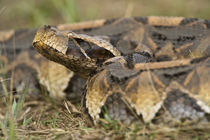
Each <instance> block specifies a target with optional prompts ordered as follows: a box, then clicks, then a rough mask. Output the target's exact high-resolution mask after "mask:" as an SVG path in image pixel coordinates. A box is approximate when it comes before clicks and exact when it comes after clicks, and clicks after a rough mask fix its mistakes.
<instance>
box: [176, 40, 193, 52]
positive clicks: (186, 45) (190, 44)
mask: <svg viewBox="0 0 210 140" xmlns="http://www.w3.org/2000/svg"><path fill="white" fill-rule="evenodd" d="M191 46H193V42H192V43H187V44H184V45H182V46H180V47H179V48H176V49H175V50H176V51H177V52H178V53H180V52H181V51H182V50H185V49H187V48H188V47H191Z"/></svg>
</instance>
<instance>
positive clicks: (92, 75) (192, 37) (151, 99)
mask: <svg viewBox="0 0 210 140" xmlns="http://www.w3.org/2000/svg"><path fill="white" fill-rule="evenodd" d="M68 30H71V31H68ZM35 32H36V35H35V37H34V40H33V46H34V47H35V49H36V50H37V51H38V52H39V53H41V54H42V55H43V56H45V57H46V58H48V59H50V60H52V61H55V62H56V63H60V64H62V65H64V66H65V67H67V68H68V69H70V70H71V71H73V72H74V73H76V74H78V75H79V76H80V77H83V78H87V81H86V82H85V80H84V79H81V78H79V77H78V76H77V75H74V74H73V72H71V71H67V70H66V69H65V68H64V67H62V66H60V65H58V64H56V63H54V62H48V64H49V63H50V64H49V65H47V66H45V67H43V69H41V66H43V65H44V64H43V63H44V62H46V60H45V59H44V58H43V57H41V56H37V57H35V55H37V54H36V53H35V52H33V53H34V54H33V55H31V56H29V58H30V60H33V61H36V63H35V64H34V65H32V66H33V67H36V68H35V70H36V71H35V72H37V73H38V74H37V75H38V81H39V83H41V84H42V85H45V86H46V87H47V89H48V91H49V92H50V95H53V96H59V95H61V93H62V95H64V93H63V92H67V91H68V90H67V88H68V87H69V86H70V89H71V90H70V92H74V93H75V92H83V93H84V95H83V105H84V108H85V109H86V111H87V113H88V114H89V115H90V117H91V119H92V120H93V122H94V123H95V124H96V123H98V122H99V120H100V117H103V115H104V112H106V113H108V115H109V116H110V118H111V119H115V120H118V121H121V122H124V123H127V124H130V123H132V122H140V120H141V122H144V123H152V124H167V125H169V124H177V123H193V124H198V123H201V124H202V123H208V122H209V121H210V96H209V94H210V87H209V84H210V58H209V54H210V41H209V40H210V21H209V20H202V19H197V18H183V17H172V18H170V17H133V18H120V19H110V20H98V21H95V22H88V23H85V24H82V23H79V24H76V25H74V26H73V25H71V26H70V27H69V28H68V26H57V27H53V26H44V27H42V28H40V29H38V31H36V30H35V31H34V32H33V33H35ZM9 38H11V37H9ZM6 41H8V39H6ZM4 42H5V39H4ZM9 42H11V40H10V41H9ZM4 44H7V42H6V43H4ZM5 48H6V47H5ZM25 49H29V48H25ZM30 49H32V48H30ZM32 50H33V49H32ZM5 52H6V51H5ZM5 52H4V54H5ZM36 64H38V65H37V66H36ZM51 67H52V68H51ZM53 67H54V68H53ZM60 67H61V68H60ZM46 68H49V70H48V73H47V74H44V73H46ZM49 73H52V74H51V75H50V74H49ZM54 73H56V74H54ZM43 75H44V76H43ZM45 75H48V76H50V77H51V79H50V78H46V76H45ZM52 79H53V80H52ZM70 79H72V80H70ZM73 80H75V81H76V82H72V81H73ZM69 84H70V85H69ZM83 85H85V90H83V91H82V90H80V91H78V90H77V89H81V87H82V86H83ZM75 86H76V87H77V88H76V89H75V88H74V87H75ZM73 89H74V90H73ZM62 97H63V96H62Z"/></svg>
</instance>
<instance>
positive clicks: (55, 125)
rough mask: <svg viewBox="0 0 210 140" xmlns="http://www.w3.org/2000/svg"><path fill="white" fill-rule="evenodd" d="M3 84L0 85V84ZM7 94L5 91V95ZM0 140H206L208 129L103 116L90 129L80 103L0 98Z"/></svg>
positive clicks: (24, 95)
mask: <svg viewBox="0 0 210 140" xmlns="http://www.w3.org/2000/svg"><path fill="white" fill-rule="evenodd" d="M2 84H3V83H2ZM7 95H9V92H8V94H7ZM0 128H1V131H0V139H5V138H6V139H102V138H107V139H195V140H200V139H209V138H210V134H209V132H210V126H209V125H206V126H196V127H191V126H184V127H183V126H180V127H177V128H168V127H158V126H156V127H154V126H149V125H145V126H142V127H140V126H138V125H135V124H133V125H132V126H125V125H123V124H121V123H119V122H117V121H115V120H110V119H109V117H108V116H107V117H106V118H105V119H104V120H103V121H102V124H101V125H99V126H93V125H92V123H91V121H90V120H89V119H88V117H87V115H86V114H84V113H83V111H82V108H81V106H80V104H77V105H73V104H71V103H70V101H63V102H60V104H55V103H54V102H52V100H49V99H48V97H45V96H42V95H40V96H39V97H37V98H31V97H30V96H28V95H27V89H26V90H25V94H22V95H18V96H17V95H16V96H13V97H12V96H3V97H1V99H0Z"/></svg>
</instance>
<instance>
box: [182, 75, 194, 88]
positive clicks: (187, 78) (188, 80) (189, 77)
mask: <svg viewBox="0 0 210 140" xmlns="http://www.w3.org/2000/svg"><path fill="white" fill-rule="evenodd" d="M194 74H195V71H192V72H190V73H189V74H188V75H187V77H186V79H185V81H184V86H187V85H188V84H189V83H190V81H191V80H192V77H193V75H194Z"/></svg>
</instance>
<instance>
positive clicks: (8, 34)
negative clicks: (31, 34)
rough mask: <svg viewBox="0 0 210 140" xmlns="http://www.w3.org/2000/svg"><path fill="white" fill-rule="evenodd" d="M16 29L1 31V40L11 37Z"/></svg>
mask: <svg viewBox="0 0 210 140" xmlns="http://www.w3.org/2000/svg"><path fill="white" fill-rule="evenodd" d="M14 33H15V31H14V30H10V31H0V42H3V41H6V40H8V39H10V38H11V37H12V36H13V35H14Z"/></svg>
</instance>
